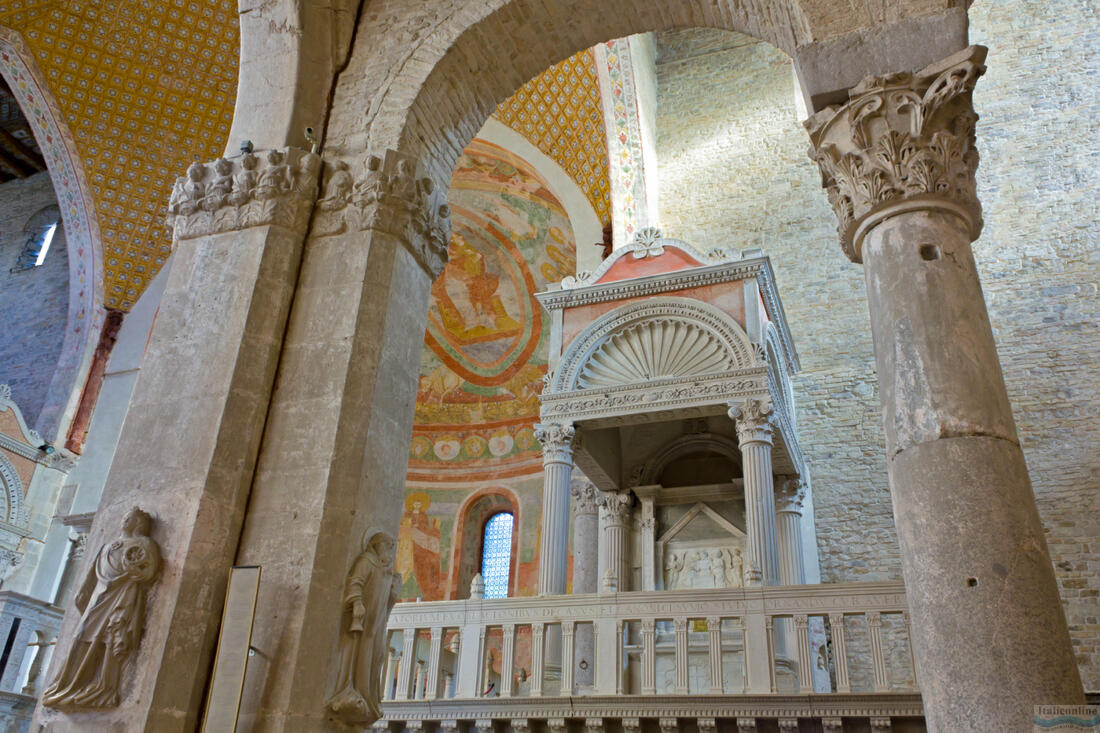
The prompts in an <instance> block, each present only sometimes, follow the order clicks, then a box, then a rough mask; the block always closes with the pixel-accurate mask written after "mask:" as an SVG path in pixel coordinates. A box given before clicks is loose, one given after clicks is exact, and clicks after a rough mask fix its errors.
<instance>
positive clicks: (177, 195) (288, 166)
mask: <svg viewBox="0 0 1100 733" xmlns="http://www.w3.org/2000/svg"><path fill="white" fill-rule="evenodd" d="M320 170H321V158H320V157H318V156H317V155H314V154H313V153H310V152H307V151H305V150H299V149H298V148H279V149H274V150H268V151H266V152H264V153H261V154H257V153H252V152H246V153H243V154H242V155H239V156H236V157H233V158H219V159H218V160H216V161H214V162H213V163H209V164H203V163H198V162H195V163H192V164H191V165H190V167H188V169H187V175H186V176H184V177H183V178H179V179H177V181H176V185H175V187H174V188H173V189H172V197H171V198H170V199H169V202H168V217H167V221H168V226H169V228H171V229H172V230H173V236H174V237H175V238H176V239H177V240H178V239H191V238H194V237H202V236H206V235H209V234H217V233H219V232H229V231H235V230H239V229H248V228H250V227H258V226H279V227H283V228H285V229H291V230H296V231H305V227H306V224H307V222H308V221H309V216H310V212H311V211H312V210H313V200H314V197H316V195H317V176H318V174H319V173H320Z"/></svg>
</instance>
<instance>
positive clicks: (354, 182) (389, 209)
mask: <svg viewBox="0 0 1100 733" xmlns="http://www.w3.org/2000/svg"><path fill="white" fill-rule="evenodd" d="M363 168H364V170H363V174H362V175H361V176H360V177H359V178H358V179H355V178H353V177H352V173H351V171H350V168H349V166H348V164H347V163H346V162H344V161H342V160H331V161H328V160H327V161H325V176H324V186H323V190H322V194H321V198H320V199H319V200H318V201H317V212H316V215H315V216H314V219H313V231H312V234H313V236H318V237H325V236H331V235H335V234H341V233H343V232H356V231H364V230H367V229H375V230H379V231H383V232H386V233H388V234H391V235H393V236H394V237H397V238H398V239H399V240H401V242H403V243H404V244H405V245H406V246H407V247H408V248H409V250H410V251H411V252H412V254H413V256H415V257H416V258H417V261H418V262H420V265H421V266H422V267H423V268H424V269H425V271H427V272H428V274H429V275H430V276H431V277H432V278H433V279H434V278H436V277H438V276H439V273H441V272H442V271H443V266H444V265H446V264H447V243H448V240H449V238H450V227H451V223H450V216H451V210H450V207H449V206H447V204H446V201H445V194H444V192H443V191H441V190H439V189H438V188H437V187H436V185H435V183H434V182H433V181H432V179H430V178H417V177H416V174H415V163H414V161H412V160H411V159H409V158H407V157H405V156H402V155H400V154H398V153H394V152H392V151H391V152H388V153H386V155H385V158H384V159H383V158H382V157H380V156H377V155H368V156H367V157H366V160H365V161H364V165H363Z"/></svg>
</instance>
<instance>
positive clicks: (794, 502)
mask: <svg viewBox="0 0 1100 733" xmlns="http://www.w3.org/2000/svg"><path fill="white" fill-rule="evenodd" d="M777 478H778V479H779V480H778V481H776V483H775V511H777V512H792V513H794V514H801V513H802V502H803V501H804V500H805V498H806V483H805V482H804V481H803V480H802V479H801V478H799V477H798V476H779V477H777Z"/></svg>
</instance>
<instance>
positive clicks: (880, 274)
mask: <svg viewBox="0 0 1100 733" xmlns="http://www.w3.org/2000/svg"><path fill="white" fill-rule="evenodd" d="M984 60H985V49H984V48H981V47H978V46H972V47H970V48H969V49H966V50H965V51H963V52H960V53H959V54H956V55H955V56H952V57H950V58H948V59H945V60H944V61H942V62H940V63H938V64H934V65H932V66H930V67H928V68H926V69H924V70H922V71H920V72H918V73H915V74H910V73H899V74H891V75H888V76H883V77H869V78H867V79H865V80H864V81H862V82H861V83H860V84H859V85H857V86H856V87H855V88H853V89H852V90H851V92H850V100H849V101H848V103H846V104H845V105H843V106H841V107H839V108H830V109H827V110H823V111H822V112H819V113H818V114H817V115H815V116H814V117H813V118H812V119H811V120H809V121H808V122H807V123H806V124H807V129H808V131H809V133H810V139H811V142H812V148H811V154H812V155H813V156H814V158H815V160H816V161H817V163H818V165H819V167H820V168H821V172H822V176H823V184H824V186H825V188H826V190H827V192H828V195H829V201H830V203H831V204H832V205H833V208H834V210H835V211H836V213H837V216H838V218H839V220H840V227H839V232H840V239H841V245H842V247H843V248H844V251H845V254H847V255H848V257H849V258H850V259H852V260H853V261H854V262H862V263H863V264H864V271H865V275H866V279H867V297H868V301H869V305H870V311H871V327H872V333H873V337H874V346H875V361H876V365H877V369H878V379H879V395H880V397H881V400H882V410H883V423H884V426H885V432H886V447H887V465H888V468H889V475H890V488H891V496H892V498H893V503H894V519H895V522H896V524H897V529H898V540H899V542H900V544H901V552H902V569H903V572H904V575H905V583H906V588H907V591H908V598H909V608H910V612H911V613H912V629H913V647H914V653H915V656H916V661H917V669H918V678H919V682H920V686H921V694H922V696H923V699H924V707H925V717H926V720H927V722H928V727H929V730H931V731H952V732H954V731H971V730H983V731H985V730H1024V729H1025V728H1028V727H1030V725H1031V723H1030V721H1031V718H1032V709H1033V706H1034V705H1037V704H1078V703H1081V702H1083V700H1084V697H1083V694H1082V690H1081V681H1080V678H1079V675H1078V671H1077V664H1076V662H1075V661H1074V658H1073V652H1072V647H1071V646H1070V639H1069V634H1068V632H1067V629H1066V621H1065V617H1064V615H1063V613H1062V607H1061V603H1060V600H1059V597H1058V587H1057V585H1056V583H1055V578H1054V572H1053V569H1052V568H1051V561H1050V556H1049V554H1048V551H1047V546H1046V540H1045V539H1044V536H1043V528H1042V525H1041V524H1040V521H1039V514H1038V512H1037V510H1036V506H1035V497H1034V495H1033V493H1032V490H1031V482H1030V480H1029V478H1028V473H1027V465H1026V464H1025V462H1024V457H1023V453H1022V451H1021V450H1020V445H1019V441H1018V439H1017V436H1016V428H1015V424H1014V422H1013V419H1012V411H1011V409H1010V406H1009V401H1008V396H1007V393H1006V390H1005V385H1004V380H1003V377H1002V375H1001V368H1000V364H999V362H998V359H997V350H996V346H995V344H994V341H993V333H992V329H991V328H990V324H989V317H988V315H987V313H986V308H985V301H984V300H983V297H982V289H981V285H980V283H979V281H978V273H977V270H976V267H975V264H974V256H973V253H972V251H971V247H970V243H971V242H972V241H973V240H974V239H976V238H977V236H978V234H979V232H980V229H981V209H980V206H979V203H978V200H977V196H976V192H975V185H974V174H975V171H976V169H977V166H978V153H977V150H976V148H975V141H974V123H975V121H976V120H977V116H976V115H975V114H974V110H973V104H972V101H971V92H972V90H973V88H974V85H975V82H976V81H977V79H978V77H979V76H981V74H982V73H983V72H984V71H985V67H984V66H983V65H982V64H983V62H984Z"/></svg>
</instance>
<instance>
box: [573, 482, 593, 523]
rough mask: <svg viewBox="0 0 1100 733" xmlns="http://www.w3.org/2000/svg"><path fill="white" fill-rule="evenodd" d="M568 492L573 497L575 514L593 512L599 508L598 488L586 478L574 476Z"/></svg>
mask: <svg viewBox="0 0 1100 733" xmlns="http://www.w3.org/2000/svg"><path fill="white" fill-rule="evenodd" d="M569 494H570V495H571V496H572V497H573V511H574V512H575V513H576V514H577V515H581V514H595V513H596V512H597V511H598V510H599V508H600V492H599V489H597V488H596V486H595V484H593V483H592V482H591V481H589V480H588V479H586V478H574V479H573V482H572V483H571V484H570V485H569Z"/></svg>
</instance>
